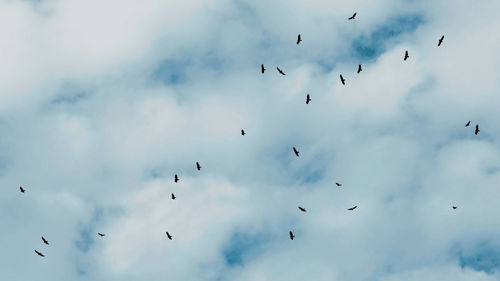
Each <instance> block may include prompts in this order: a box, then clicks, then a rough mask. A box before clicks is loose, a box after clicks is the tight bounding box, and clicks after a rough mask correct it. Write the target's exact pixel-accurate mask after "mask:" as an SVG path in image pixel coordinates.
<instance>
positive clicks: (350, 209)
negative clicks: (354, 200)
mask: <svg viewBox="0 0 500 281" xmlns="http://www.w3.org/2000/svg"><path fill="white" fill-rule="evenodd" d="M357 207H358V205H356V206H354V207H352V208H349V209H347V210H349V211H352V210H354V209H356V208H357Z"/></svg>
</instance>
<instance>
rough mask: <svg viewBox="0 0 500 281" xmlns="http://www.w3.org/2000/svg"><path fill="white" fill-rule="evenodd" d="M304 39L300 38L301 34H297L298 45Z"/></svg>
mask: <svg viewBox="0 0 500 281" xmlns="http://www.w3.org/2000/svg"><path fill="white" fill-rule="evenodd" d="M301 41H302V39H301V38H300V34H299V36H297V45H299V43H300V42H301Z"/></svg>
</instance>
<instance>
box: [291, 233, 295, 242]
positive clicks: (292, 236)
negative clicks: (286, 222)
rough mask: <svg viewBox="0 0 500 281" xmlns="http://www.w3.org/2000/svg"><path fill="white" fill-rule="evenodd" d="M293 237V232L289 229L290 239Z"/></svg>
mask: <svg viewBox="0 0 500 281" xmlns="http://www.w3.org/2000/svg"><path fill="white" fill-rule="evenodd" d="M294 237H295V235H293V232H291V231H290V239H291V240H293V238H294Z"/></svg>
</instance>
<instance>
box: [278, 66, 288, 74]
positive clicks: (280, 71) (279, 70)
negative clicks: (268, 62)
mask: <svg viewBox="0 0 500 281" xmlns="http://www.w3.org/2000/svg"><path fill="white" fill-rule="evenodd" d="M276 69H277V70H278V72H279V73H281V74H282V75H286V74H285V72H283V70H281V69H280V68H279V67H276Z"/></svg>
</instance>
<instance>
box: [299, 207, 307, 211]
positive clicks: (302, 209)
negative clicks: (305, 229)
mask: <svg viewBox="0 0 500 281" xmlns="http://www.w3.org/2000/svg"><path fill="white" fill-rule="evenodd" d="M299 210H301V211H302V212H307V211H306V208H302V207H300V206H299Z"/></svg>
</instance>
